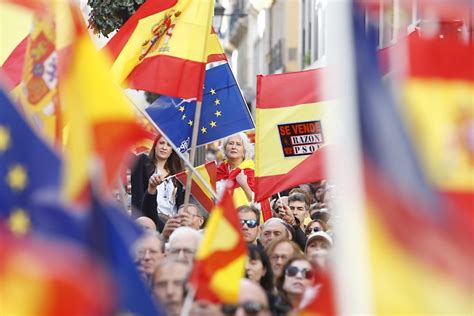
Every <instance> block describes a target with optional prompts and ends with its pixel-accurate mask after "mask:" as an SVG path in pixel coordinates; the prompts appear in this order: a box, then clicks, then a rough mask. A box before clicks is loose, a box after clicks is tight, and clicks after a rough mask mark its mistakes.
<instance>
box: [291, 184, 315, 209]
mask: <svg viewBox="0 0 474 316" xmlns="http://www.w3.org/2000/svg"><path fill="white" fill-rule="evenodd" d="M300 190H301V189H293V190H291V191H290V195H289V196H288V205H290V202H294V201H298V202H303V203H304V205H305V208H306V210H307V211H309V205H310V204H309V197H308V193H306V192H304V191H303V192H302V191H300Z"/></svg>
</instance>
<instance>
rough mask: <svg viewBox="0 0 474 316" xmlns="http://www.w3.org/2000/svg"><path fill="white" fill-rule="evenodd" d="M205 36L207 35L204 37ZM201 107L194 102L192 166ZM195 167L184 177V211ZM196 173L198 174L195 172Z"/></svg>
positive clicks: (200, 104) (190, 157) (190, 159)
mask: <svg viewBox="0 0 474 316" xmlns="http://www.w3.org/2000/svg"><path fill="white" fill-rule="evenodd" d="M206 38H207V37H206ZM206 42H207V40H205V41H204V45H206ZM201 108H202V102H201V101H197V102H196V111H195V112H194V123H193V134H192V136H191V152H190V154H189V162H190V164H191V165H192V166H194V159H195V157H196V147H197V138H198V131H199V121H200V120H201ZM195 170H196V169H194V168H193V167H189V166H188V174H187V177H186V187H185V191H184V210H185V211H186V210H187V208H188V204H189V197H190V195H191V185H192V179H193V172H194V171H195ZM196 174H198V173H197V172H196Z"/></svg>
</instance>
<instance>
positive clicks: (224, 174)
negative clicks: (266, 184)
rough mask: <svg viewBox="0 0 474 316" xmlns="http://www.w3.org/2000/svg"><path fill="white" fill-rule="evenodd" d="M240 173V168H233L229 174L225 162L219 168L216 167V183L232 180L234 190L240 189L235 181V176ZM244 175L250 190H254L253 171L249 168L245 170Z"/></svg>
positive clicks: (227, 165)
mask: <svg viewBox="0 0 474 316" xmlns="http://www.w3.org/2000/svg"><path fill="white" fill-rule="evenodd" d="M241 171H242V169H240V168H235V169H234V170H232V171H230V172H229V164H228V163H227V162H222V163H221V164H220V165H219V167H217V181H220V180H232V181H233V182H234V189H236V188H240V184H239V183H238V182H237V181H236V180H235V178H236V177H237V175H238V174H239V173H240V172H241ZM244 173H245V175H246V176H247V183H248V185H249V187H250V190H252V191H254V190H255V170H253V169H251V168H245V169H244Z"/></svg>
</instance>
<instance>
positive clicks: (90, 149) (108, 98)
mask: <svg viewBox="0 0 474 316" xmlns="http://www.w3.org/2000/svg"><path fill="white" fill-rule="evenodd" d="M74 12H75V11H74ZM75 13H76V14H79V13H77V12H75ZM74 17H75V19H74V22H75V28H76V33H75V34H74V39H75V40H74V42H73V45H72V46H71V52H70V59H69V60H68V61H67V63H65V65H64V66H63V68H62V69H60V92H61V94H60V97H61V103H62V106H63V108H64V112H65V120H66V121H67V122H68V123H69V125H68V135H67V140H66V145H65V151H64V156H65V164H66V167H65V171H64V180H65V188H64V190H65V195H66V197H68V198H72V199H75V200H76V199H80V198H81V196H82V194H83V193H84V192H86V191H85V189H86V186H87V184H88V183H89V177H90V175H91V163H92V162H93V161H97V160H98V161H99V162H100V163H101V165H102V166H103V168H104V169H103V170H104V183H103V184H104V189H110V188H111V186H112V185H113V184H114V181H115V180H116V177H117V176H118V172H119V169H120V166H121V164H122V162H123V161H124V158H125V157H126V156H127V155H128V150H129V149H130V147H132V145H134V144H135V143H136V142H138V141H140V140H142V139H143V138H146V137H147V133H146V131H144V129H143V128H142V127H141V126H140V124H139V123H138V121H137V118H136V115H135V112H134V108H133V105H132V104H131V103H130V101H129V100H128V99H127V97H126V96H125V94H124V93H123V91H122V90H121V89H120V87H118V86H117V85H115V84H114V82H113V79H112V77H111V75H110V72H109V67H108V60H107V58H106V56H105V54H101V53H100V52H97V50H96V49H95V47H94V46H93V43H92V42H91V40H90V38H89V35H88V33H87V31H86V30H85V26H83V25H82V18H81V17H79V16H74ZM96 158H98V159H97V160H96Z"/></svg>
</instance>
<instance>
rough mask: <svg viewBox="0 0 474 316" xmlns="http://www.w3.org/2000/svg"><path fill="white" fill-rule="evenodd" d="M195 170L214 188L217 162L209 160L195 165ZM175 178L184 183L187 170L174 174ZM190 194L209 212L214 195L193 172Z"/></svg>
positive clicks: (212, 205)
mask: <svg viewBox="0 0 474 316" xmlns="http://www.w3.org/2000/svg"><path fill="white" fill-rule="evenodd" d="M196 171H197V172H199V174H200V175H201V176H202V177H203V178H204V180H206V182H207V183H208V184H209V186H210V187H211V188H213V189H214V191H215V190H216V179H217V164H216V161H215V160H213V161H210V162H207V163H205V164H203V165H200V166H198V167H196ZM176 179H178V180H179V182H181V183H182V184H183V185H186V179H187V171H182V172H180V173H178V174H176ZM191 194H192V195H193V196H194V198H195V199H196V200H197V201H198V202H199V204H201V206H202V207H204V208H205V209H206V211H208V212H210V211H211V210H212V209H213V207H214V205H215V204H214V197H213V195H212V194H211V192H209V190H208V189H207V188H206V187H205V186H204V184H202V182H201V180H199V178H198V177H197V176H196V175H195V174H194V173H193V180H192V185H191Z"/></svg>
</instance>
